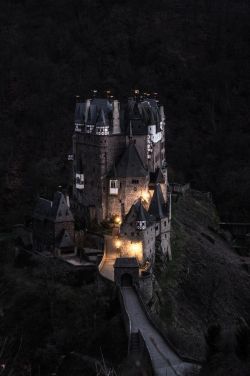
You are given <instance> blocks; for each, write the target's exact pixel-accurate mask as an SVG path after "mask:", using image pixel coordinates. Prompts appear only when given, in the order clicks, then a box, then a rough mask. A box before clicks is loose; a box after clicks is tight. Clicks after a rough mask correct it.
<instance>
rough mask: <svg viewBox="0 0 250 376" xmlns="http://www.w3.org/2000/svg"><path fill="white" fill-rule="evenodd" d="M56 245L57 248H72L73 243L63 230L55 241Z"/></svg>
mask: <svg viewBox="0 0 250 376" xmlns="http://www.w3.org/2000/svg"><path fill="white" fill-rule="evenodd" d="M56 245H57V247H58V248H71V247H74V242H73V240H72V239H71V237H70V235H69V233H68V231H67V230H65V229H63V230H62V231H61V233H60V234H59V236H58V238H57V239H56Z"/></svg>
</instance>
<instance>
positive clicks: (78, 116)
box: [75, 102, 86, 123]
mask: <svg viewBox="0 0 250 376" xmlns="http://www.w3.org/2000/svg"><path fill="white" fill-rule="evenodd" d="M85 110H86V104H85V103H79V102H78V103H76V107H75V122H76V123H84V121H85Z"/></svg>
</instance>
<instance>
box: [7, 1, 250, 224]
mask: <svg viewBox="0 0 250 376" xmlns="http://www.w3.org/2000/svg"><path fill="white" fill-rule="evenodd" d="M249 15H250V3H249V1H247V0H237V1H236V0H222V1H219V2H218V1H217V0H210V1H207V0H201V1H196V0H193V1H191V2H190V1H189V0H182V1H173V0H167V1H162V0H155V1H154V2H152V1H149V0H143V1H142V0H138V1H136V2H131V1H128V0H126V1H121V0H116V1H114V0H112V1H109V2H104V1H103V0H91V1H81V0H73V1H72V0H60V1H59V0H53V1H52V0H44V1H43V2H41V1H37V0H32V1H31V0H22V1H19V0H13V1H7V2H6V1H5V2H4V1H3V2H1V4H0V21H1V31H0V48H1V62H0V67H1V69H0V81H1V91H0V123H1V138H0V224H1V227H8V225H10V224H13V223H16V222H19V221H23V219H24V216H25V214H27V213H30V211H31V208H32V205H33V203H34V200H35V198H36V196H37V194H39V193H41V194H51V193H52V192H53V191H54V190H55V189H57V187H58V185H64V186H68V185H70V184H71V174H70V173H69V172H68V171H69V170H70V166H69V165H68V163H67V161H66V154H67V153H68V151H69V150H70V148H71V135H72V131H73V124H72V120H73V113H74V101H75V99H74V96H75V95H76V94H80V95H82V96H89V91H90V90H91V89H95V88H97V89H99V90H101V91H102V90H103V89H104V90H106V89H107V88H109V89H112V90H113V92H114V94H115V96H117V97H119V98H120V97H123V96H126V95H127V94H129V93H130V90H131V88H135V87H139V88H141V90H142V91H144V90H146V91H150V92H153V91H157V92H159V94H160V98H161V102H162V103H163V104H164V105H165V109H166V115H167V126H168V139H167V150H168V162H169V166H170V169H169V171H170V175H171V177H172V180H175V181H180V182H182V181H190V182H191V183H192V184H193V186H194V187H197V188H198V189H205V190H207V189H208V190H210V191H212V192H213V195H214V197H215V200H216V204H217V206H218V208H219V211H220V213H221V216H222V217H223V219H226V220H234V221H239V220H248V219H249V216H250V199H249V195H248V192H249V184H250V183H249V182H250V175H249V168H248V164H249V158H250V155H249V153H250V149H249V147H248V145H249V142H250V136H249V126H248V124H249V93H250V90H249V85H250V73H249V63H248V62H249V54H250V47H249V46H250V43H249V35H250V30H249V27H250V24H249Z"/></svg>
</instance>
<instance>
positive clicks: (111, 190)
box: [109, 179, 119, 195]
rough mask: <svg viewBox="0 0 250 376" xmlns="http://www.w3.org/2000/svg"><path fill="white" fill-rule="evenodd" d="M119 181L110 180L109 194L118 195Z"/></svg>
mask: <svg viewBox="0 0 250 376" xmlns="http://www.w3.org/2000/svg"><path fill="white" fill-rule="evenodd" d="M118 188H119V182H118V180H115V179H112V180H110V181H109V194H111V195H118Z"/></svg>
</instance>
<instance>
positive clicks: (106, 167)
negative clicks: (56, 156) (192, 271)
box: [73, 91, 171, 264]
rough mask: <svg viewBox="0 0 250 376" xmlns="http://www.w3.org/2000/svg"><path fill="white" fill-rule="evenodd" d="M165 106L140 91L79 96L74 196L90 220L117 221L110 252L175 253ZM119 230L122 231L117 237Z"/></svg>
mask: <svg viewBox="0 0 250 376" xmlns="http://www.w3.org/2000/svg"><path fill="white" fill-rule="evenodd" d="M165 135H166V130H165V115H164V108H163V106H160V105H159V101H158V100H157V99H156V98H152V97H151V96H149V95H147V96H140V95H139V92H138V91H136V92H135V93H134V95H133V96H132V97H130V98H128V100H127V101H126V102H125V103H120V102H119V101H118V100H115V99H113V98H112V97H111V96H109V95H108V96H107V98H97V97H94V98H92V99H87V100H86V101H84V102H81V101H79V100H78V101H77V103H76V108H75V131H74V135H73V174H74V177H73V178H74V187H73V198H74V203H75V210H76V211H77V212H78V213H80V214H81V215H82V218H85V220H87V222H91V221H96V222H98V223H101V222H102V221H104V220H109V221H113V222H114V224H116V226H117V228H118V230H117V232H116V233H113V236H112V237H111V238H110V239H106V247H108V249H109V251H112V250H113V252H114V253H115V252H116V254H117V257H118V256H119V255H120V256H122V257H127V256H128V257H133V256H135V257H136V258H137V260H138V261H139V263H141V264H145V263H146V262H147V261H148V262H154V258H155V250H156V247H157V249H158V250H160V252H161V253H162V255H164V256H165V257H167V258H169V259H170V258H171V248H170V223H171V197H170V194H169V193H168V189H167V187H168V178H167V164H166V155H165V141H166V140H165ZM114 235H116V236H114Z"/></svg>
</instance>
